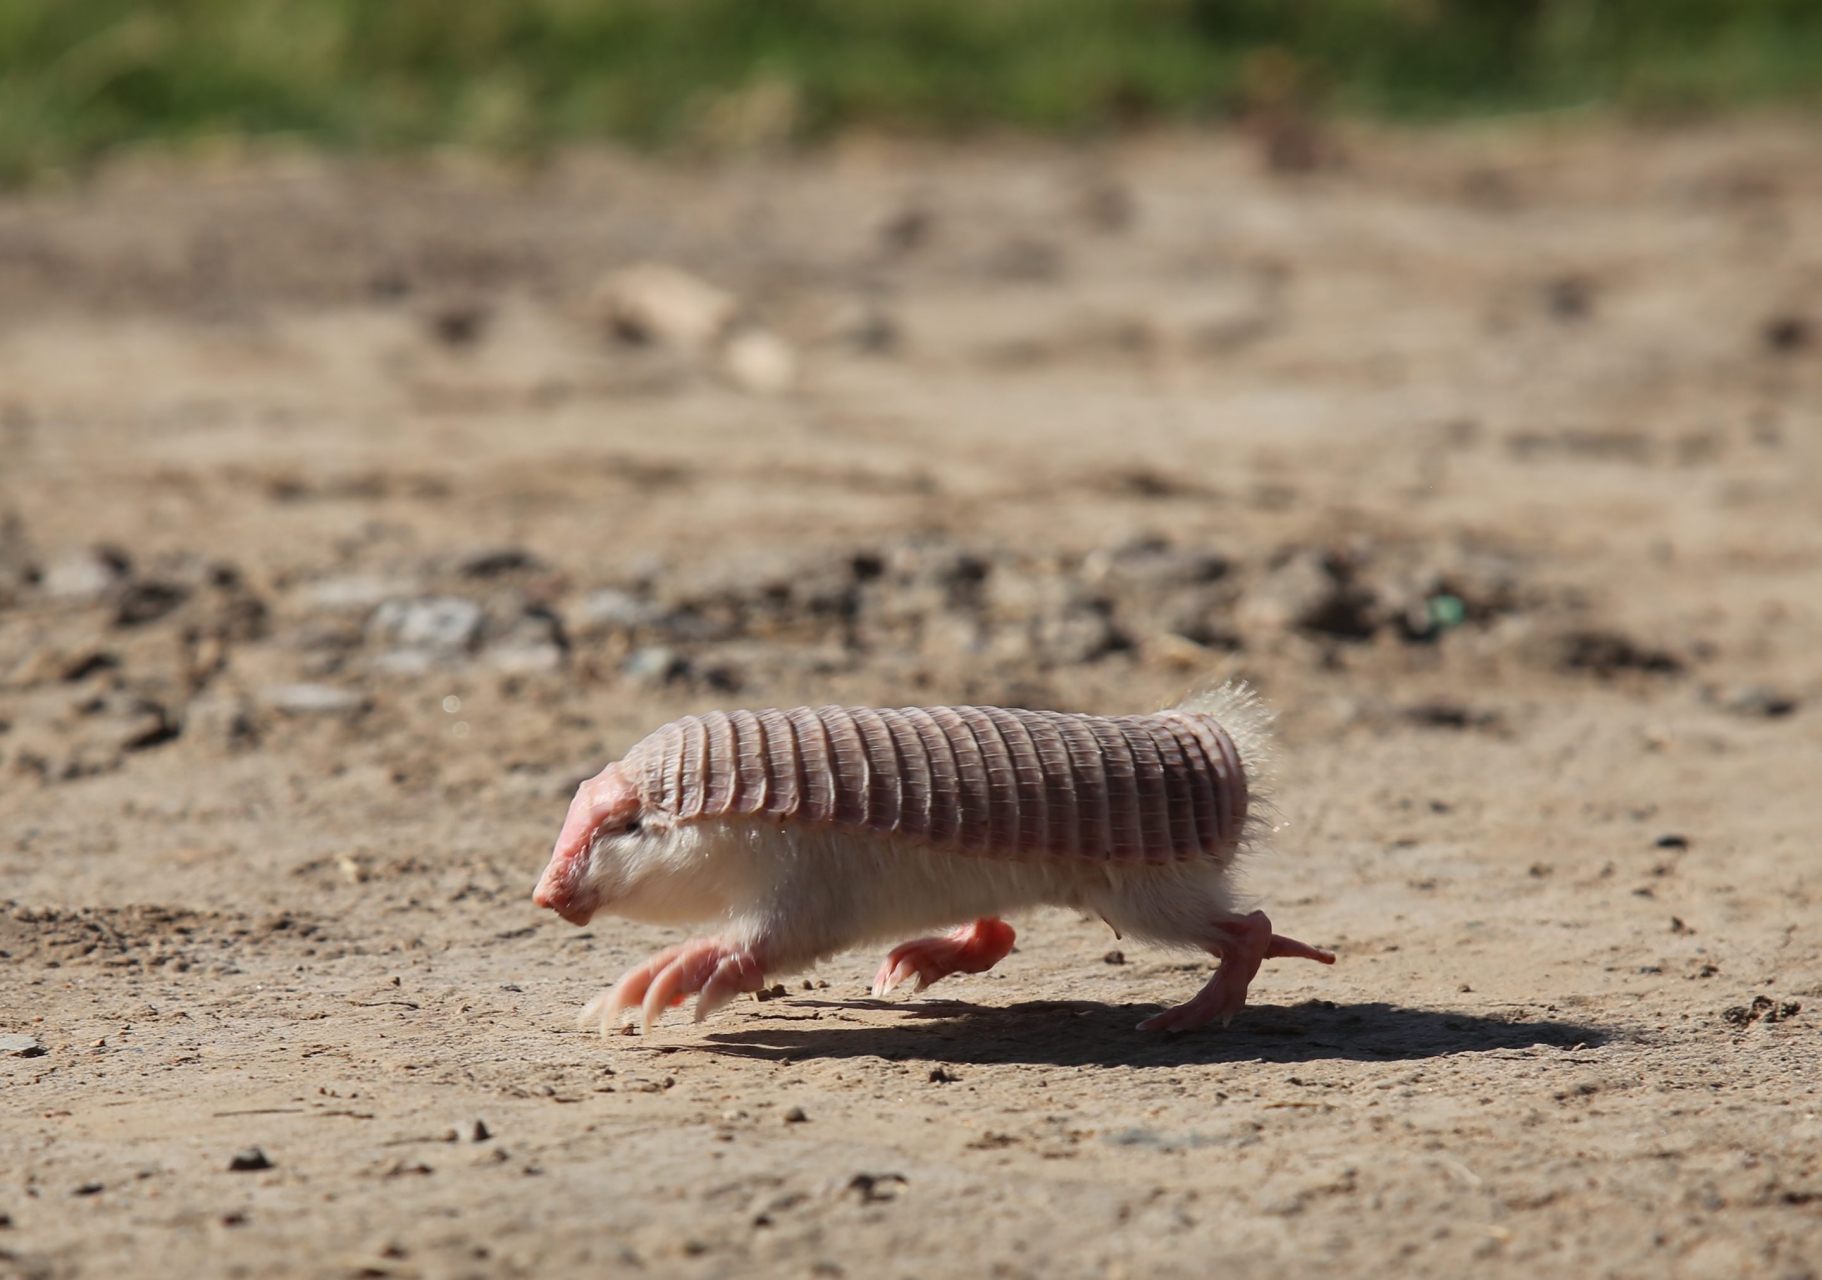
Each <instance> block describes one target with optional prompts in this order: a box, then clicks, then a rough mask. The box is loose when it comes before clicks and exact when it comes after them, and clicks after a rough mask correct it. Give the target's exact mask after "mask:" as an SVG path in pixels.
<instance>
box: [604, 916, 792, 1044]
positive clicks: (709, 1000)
mask: <svg viewBox="0 0 1822 1280" xmlns="http://www.w3.org/2000/svg"><path fill="white" fill-rule="evenodd" d="M763 986H765V958H764V956H763V955H762V954H761V952H760V949H759V948H758V947H742V946H735V945H733V944H731V943H726V942H722V941H720V940H719V939H716V938H696V939H693V940H692V941H689V942H685V943H683V944H681V945H679V946H675V947H666V948H665V949H664V950H663V951H660V952H659V953H658V954H657V955H655V956H653V957H652V958H651V959H649V960H647V961H646V962H645V963H643V964H641V965H639V966H637V967H636V968H634V969H632V970H630V971H629V972H628V973H627V974H626V976H624V977H623V978H621V979H620V981H618V982H616V983H615V984H614V985H613V986H612V987H610V988H609V989H608V990H606V991H603V992H602V993H601V994H600V995H598V996H596V997H595V998H594V999H593V1000H590V1001H589V1002H588V1004H586V1005H585V1006H583V1009H582V1013H581V1016H580V1017H579V1018H578V1019H577V1021H578V1023H579V1025H581V1027H582V1028H583V1029H584V1030H588V1029H590V1028H596V1027H598V1028H599V1029H600V1031H601V1034H602V1035H603V1036H608V1035H612V1034H613V1033H614V1031H615V1030H616V1029H617V1028H618V1027H619V1026H620V1023H621V1020H622V1016H623V1015H624V1014H625V1013H626V1011H627V1010H628V1009H633V1008H637V1009H638V1010H639V1011H640V1017H639V1021H640V1028H641V1030H642V1031H644V1032H645V1033H646V1034H647V1035H649V1034H651V1030H652V1024H654V1023H655V1022H657V1021H658V1019H659V1018H661V1017H663V1016H664V1011H665V1010H666V1009H670V1008H675V1007H676V1006H677V1005H680V1004H682V1003H683V1002H684V1001H685V1000H687V999H689V998H690V997H691V996H692V995H694V996H695V997H696V1021H697V1022H701V1021H702V1020H703V1019H704V1018H706V1017H708V1016H709V1015H710V1014H711V1013H713V1012H715V1010H717V1009H719V1008H720V1007H721V1006H722V1005H724V1004H726V1003H727V1002H728V1001H730V1000H732V999H733V998H734V997H735V996H737V995H739V994H740V993H741V992H743V991H758V990H759V989H760V988H761V987H763Z"/></svg>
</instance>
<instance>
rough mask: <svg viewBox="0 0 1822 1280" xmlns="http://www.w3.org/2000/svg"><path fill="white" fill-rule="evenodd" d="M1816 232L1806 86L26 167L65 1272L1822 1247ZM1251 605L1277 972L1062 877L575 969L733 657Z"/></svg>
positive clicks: (1145, 704) (19, 574) (947, 1270)
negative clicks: (1546, 119) (1090, 904)
mask: <svg viewBox="0 0 1822 1280" xmlns="http://www.w3.org/2000/svg"><path fill="white" fill-rule="evenodd" d="M639 261H655V262H660V263H665V264H669V265H670V266H672V267H675V268H679V269H682V270H686V271H688V272H690V273H692V274H693V275H694V276H696V277H698V278H699V279H700V280H703V281H707V282H710V283H711V284H712V285H713V286H715V287H716V288H717V289H720V290H724V291H726V294H727V297H728V299H730V300H731V309H732V310H733V311H734V312H735V314H734V317H733V319H732V320H731V321H728V323H731V325H732V326H733V327H732V328H731V329H728V330H725V331H723V330H717V329H716V326H717V325H719V324H722V323H723V322H724V321H727V316H725V315H723V314H722V313H721V310H720V308H721V303H720V302H719V301H718V300H717V299H715V298H712V297H711V298H707V299H694V300H692V299H690V298H685V299H684V300H683V302H682V303H681V304H677V305H676V306H674V307H673V310H677V311H679V314H678V315H662V314H661V315H658V316H656V317H655V318H654V317H653V316H651V315H649V314H646V313H645V312H642V311H641V310H640V308H641V307H642V306H643V307H645V308H646V311H647V312H649V310H650V306H651V305H652V304H651V301H650V299H642V298H640V297H638V296H634V293H631V292H629V291H628V289H627V288H625V287H622V288H620V289H619V291H618V292H615V290H614V288H613V287H611V285H610V286H608V287H606V289H605V291H604V287H603V281H604V280H606V279H607V278H608V277H610V275H611V273H613V272H615V271H616V270H619V269H621V268H624V267H626V266H628V265H629V264H632V263H635V262H639ZM1818 299H1822V140H1819V139H1818V136H1817V135H1816V132H1815V130H1814V129H1813V128H1804V127H1794V126H1793V127H1784V126H1780V125H1778V124H1775V123H1769V124H1757V125H1750V126H1749V125H1740V126H1733V127H1727V128H1709V129H1704V130H1701V131H1698V132H1686V133H1664V134H1651V133H1626V134H1617V133H1608V132H1603V131H1599V130H1591V131H1583V132H1578V133H1572V134H1566V135H1552V134H1543V133H1536V132H1532V133H1528V134H1505V133H1461V134H1455V135H1449V136H1445V137H1440V138H1438V137H1431V138H1421V139H1420V138H1410V137H1398V136H1390V137H1386V136H1369V135H1361V136H1357V137H1349V138H1347V139H1345V140H1344V144H1343V146H1342V148H1341V155H1340V156H1339V158H1338V159H1337V160H1336V161H1335V162H1334V163H1332V164H1330V165H1329V166H1327V167H1325V168H1321V169H1318V170H1317V171H1314V172H1308V173H1278V172H1273V171H1271V169H1270V167H1269V166H1268V165H1266V164H1265V163H1263V161H1262V158H1261V153H1260V151H1259V150H1258V149H1257V148H1256V147H1255V146H1253V145H1252V144H1251V143H1248V142H1246V141H1244V140H1241V139H1229V140H1195V139H1183V138H1162V139H1156V140H1150V141H1141V142H1131V143H1122V144H1119V145H1117V146H1115V145H1108V146H1104V147H1098V148H1086V149H1078V150H1063V149H1046V148H1034V147H1030V146H1025V145H1012V144H1006V145H996V144H988V145H980V146H976V147H973V148H970V149H968V150H965V151H959V152H957V151H943V150H927V149H920V148H913V147H903V146H888V145H879V144H867V143H855V144H852V145H849V146H846V147H843V148H839V149H837V150H835V151H832V152H829V153H826V154H823V155H821V156H818V157H815V158H812V159H784V158H781V159H759V160H749V161H743V162H740V163H737V164H728V165H723V166H719V167H714V168H701V169H690V168H687V167H673V168H660V167H655V166H650V165H647V164H644V163H640V162H634V161H630V160H625V159H620V158H614V157H601V156H576V157H571V158H566V159H563V160H561V161H559V162H556V163H553V164H551V165H550V166H549V167H547V168H545V169H542V170H540V171H538V172H535V173H521V174H508V173H499V172H495V171H489V170H485V169H478V168H474V167H472V166H469V165H467V164H465V163H464V162H461V161H458V160H446V161H435V162H429V163H426V164H424V165H422V166H418V167H404V166H399V165H378V164H372V165H352V166H335V165H327V164H321V163H315V162H310V161H304V160H295V161H294V160H278V159H275V160H267V161H256V162H232V163H231V162H222V163H220V164H212V165H205V164H202V163H193V164H189V165H183V166H177V167H170V166H165V165H157V164H149V163H145V164H135V165H132V166H126V165H122V166H121V167H118V168H116V169H114V170H112V171H110V172H108V173H107V174H105V175H103V176H102V177H101V178H99V179H97V180H95V181H94V182H92V183H90V184H87V185H83V186H81V187H79V188H75V189H71V190H67V191H48V192H40V193H37V194H33V195H28V196H13V197H9V198H8V199H6V200H5V202H4V203H0V1032H4V1033H7V1036H8V1039H7V1040H6V1041H4V1042H3V1043H4V1044H5V1046H6V1049H5V1050H4V1051H3V1052H0V1081H3V1082H4V1088H3V1089H0V1273H4V1274H7V1275H21V1276H33V1277H39V1276H42V1277H62V1276H78V1275H81V1276H103V1275H177V1274H184V1275H199V1274H222V1275H248V1276H269V1275H280V1274H299V1275H306V1274H307V1275H358V1276H391V1275H399V1276H411V1275H423V1276H471V1275H472V1276H493V1275H505V1276H529V1275H537V1276H548V1275H552V1274H556V1275H568V1274H584V1273H586V1274H610V1275H618V1274H633V1273H644V1274H651V1275H679V1276H705V1277H706V1276H726V1275H749V1274H752V1275H774V1274H776V1275H796V1276H826V1277H842V1276H846V1277H856V1278H860V1277H866V1278H869V1280H870V1278H872V1277H901V1276H903V1277H913V1276H939V1275H957V1274H961V1275H969V1276H990V1277H1024V1276H1031V1277H1039V1276H1041V1277H1069V1276H1091V1275H1092V1276H1101V1275H1106V1276H1134V1277H1140V1276H1143V1277H1176V1276H1183V1277H1190V1276H1196V1277H1201V1276H1208V1275H1211V1274H1224V1275H1235V1276H1250V1275H1267V1274H1271V1275H1280V1276H1281V1275H1284V1274H1286V1273H1287V1272H1288V1273H1289V1274H1329V1275H1349V1274H1354V1275H1460V1274H1464V1273H1472V1274H1476V1275H1490V1276H1506V1275H1510V1276H1532V1275H1535V1274H1537V1273H1538V1272H1539V1271H1540V1269H1547V1270H1548V1271H1549V1272H1551V1273H1553V1274H1558V1275H1614V1276H1666V1275H1668V1276H1689V1277H1696V1276H1766V1277H1779V1278H1781V1280H1797V1278H1798V1277H1814V1276H1817V1275H1818V1274H1822V1036H1818V1034H1817V1027H1818V1022H1819V1020H1822V941H1819V939H1818V929H1817V923H1818V920H1819V919H1822V855H1819V854H1818V849H1817V830H1818V816H1819V814H1822V797H1819V794H1818V788H1819V784H1818V781H1817V780H1818V778H1819V777H1822V675H1819V674H1818V668H1817V665H1816V658H1815V655H1816V653H1817V651H1818V649H1819V648H1822V498H1819V497H1818V493H1819V492H1822V489H1819V487H1818V486H1819V485H1822V304H1819V303H1818ZM661 301H662V300H661ZM692 325H694V326H696V327H697V328H699V329H700V330H701V332H700V333H698V334H697V335H696V336H695V337H694V338H692V337H691V335H690V334H689V333H688V332H687V331H688V330H689V329H690V328H691V326H692ZM711 330H713V332H711ZM1231 675H1239V676H1244V677H1247V678H1249V679H1251V680H1252V681H1254V682H1255V683H1256V684H1257V685H1258V686H1259V687H1260V688H1261V689H1262V690H1263V692H1264V693H1265V695H1266V696H1267V697H1268V698H1269V699H1270V700H1271V702H1272V703H1273V704H1274V705H1275V706H1276V707H1277V708H1278V709H1279V711H1280V713H1281V718H1280V746H1281V748H1282V751H1281V761H1280V766H1281V767H1280V773H1281V780H1280V784H1279V790H1278V807H1279V812H1280V815H1281V819H1282V822H1283V824H1284V829H1283V830H1282V831H1281V832H1280V833H1279V836H1278V838H1277V841H1276V847H1275V849H1274V850H1273V852H1272V854H1271V856H1269V857H1262V858H1259V859H1257V860H1256V861H1255V862H1254V863H1253V864H1252V865H1251V867H1250V868H1249V874H1248V880H1247V884H1248V887H1249V889H1250V890H1251V891H1252V892H1253V893H1256V894H1257V895H1258V896H1259V898H1260V900H1261V901H1262V902H1263V903H1264V905H1265V906H1266V907H1267V908H1268V909H1269V910H1270V911H1271V913H1272V915H1273V917H1274V919H1275V920H1276V921H1277V922H1278V924H1279V926H1280V927H1281V928H1282V929H1284V930H1285V931H1287V932H1291V933H1294V934H1296V935H1297V936H1300V937H1304V938H1307V939H1309V940H1311V941H1315V942H1320V943H1322V944H1325V945H1328V946H1332V947H1333V948H1335V949H1336V950H1337V951H1338V952H1339V954H1340V957H1341V960H1340V963H1339V964H1338V965H1336V966H1335V967H1334V968H1333V969H1321V968H1318V967H1317V966H1314V965H1307V964H1296V963H1291V962H1280V963H1275V964H1272V965H1269V966H1268V967H1267V969H1266V970H1265V971H1264V972H1263V973H1262V974H1261V978H1260V981H1259V983H1258V984H1257V986H1256V987H1255V989H1254V1004H1253V1006H1252V1007H1250V1008H1249V1009H1248V1011H1247V1012H1246V1013H1245V1014H1244V1015H1243V1016H1242V1017H1241V1018H1240V1019H1239V1020H1238V1021H1236V1022H1235V1023H1234V1024H1233V1025H1232V1026H1231V1027H1229V1028H1227V1029H1226V1030H1225V1031H1220V1030H1214V1031H1209V1032H1206V1033H1199V1034H1192V1035H1185V1036H1182V1037H1178V1038H1168V1039H1164V1038H1156V1037H1147V1036H1144V1035H1140V1034H1137V1033H1135V1032H1134V1030H1133V1029H1132V1028H1133V1023H1134V1022H1135V1021H1137V1020H1138V1018H1139V1017H1141V1016H1143V1015H1144V1014H1146V1013H1148V1012H1150V1011H1152V1010H1154V1009H1155V1008H1157V1007H1159V1006H1160V1005H1161V1004H1163V1003H1165V1002H1175V1001H1178V1000H1181V999H1184V998H1186V997H1187V996H1188V995H1189V994H1190V993H1191V992H1192V991H1193V990H1194V989H1195V988H1196V987H1197V986H1198V985H1199V984H1200V983H1201V981H1202V980H1203V976H1204V974H1205V972H1206V970H1207V965H1206V963H1205V962H1203V961H1198V960H1196V959H1195V958H1193V957H1185V956H1172V955H1167V954H1162V953H1158V952H1155V951H1151V950H1148V949H1146V948H1144V947H1142V946H1135V945H1133V944H1131V943H1130V942H1126V943H1121V942H1117V941H1115V940H1114V939H1113V938H1112V937H1111V936H1110V935H1109V934H1108V932H1107V930H1106V928H1105V927H1104V926H1103V925H1102V924H1101V923H1100V922H1099V921H1094V920H1083V919H1078V918H1075V917H1074V916H1073V915H1070V914H1068V913H1061V912H1058V913H1052V914H1045V915H1039V916H1035V917H1032V918H1029V919H1020V920H1017V921H1016V922H1015V923H1017V924H1018V926H1019V928H1020V930H1021V936H1020V945H1019V949H1018V950H1017V952H1016V953H1015V954H1013V955H1012V956H1011V957H1009V958H1008V959H1007V960H1006V961H1005V962H1004V963H1003V964H1001V965H1000V966H999V967H998V969H996V970H995V971H993V972H992V973H989V974H986V975H982V976H979V977H973V978H962V979H956V980H952V981H950V982H948V983H945V984H943V985H942V986H940V987H938V988H936V989H935V990H934V991H932V992H930V993H929V994H928V995H927V996H925V997H923V998H918V999H906V1000H896V999H895V1000H889V1001H884V1002H879V1001H874V1000H871V999H869V998H867V994H866V981H867V980H868V978H869V977H870V975H871V972H872V968H873V966H874V964H875V963H876V962H877V960H878V956H877V955H876V954H861V953H854V954H850V955H844V956H841V957H839V958H837V959H835V960H832V961H830V962H828V963H827V964H825V965H823V966H822V967H821V968H820V969H819V970H817V971H816V972H815V973H814V974H811V975H808V976H807V982H808V985H806V980H805V979H804V978H801V977H799V978H792V979H790V980H789V981H788V982H787V983H786V984H785V987H784V994H783V995H782V996H781V997H778V998H773V999H770V1000H767V1001H764V1002H753V1001H742V1002H741V1003H739V1004H737V1005H735V1006H734V1007H732V1008H730V1009H728V1010H727V1011H725V1012H723V1013H722V1014H720V1015H718V1016H717V1017H715V1018H714V1019H713V1020H712V1021H710V1022H708V1023H706V1024H703V1025H701V1026H692V1025H690V1023H689V1022H688V1020H687V1019H686V1018H684V1017H679V1016H673V1018H672V1019H671V1020H670V1021H668V1022H667V1023H666V1024H664V1025H663V1026H662V1027H661V1028H660V1029H659V1030H658V1031H657V1032H656V1033H655V1034H654V1035H652V1036H651V1037H650V1038H649V1039H642V1038H639V1037H637V1036H629V1037H626V1038H613V1039H610V1040H608V1041H603V1040H602V1039H600V1038H599V1037H595V1036H590V1035H585V1034H582V1033H580V1032H578V1031H577V1030H576V1029H575V1027H574V1022H573V1019H574V1015H575V1012H576V1010H577V1008H578V1007H579V1006H580V1005H581V1004H582V1003H583V1002H584V1001H585V1000H587V999H588V998H589V997H590V996H591V995H593V994H594V993H595V991H597V990H598V989H599V988H600V987H601V986H603V985H604V984H605V983H607V982H608V981H609V980H611V979H612V978H613V977H614V976H615V975H616V974H617V973H618V972H619V971H620V970H621V969H623V968H624V967H625V966H627V965H628V964H629V963H631V962H633V961H634V960H636V959H637V958H639V957H640V956H642V955H643V954H644V953H645V952H647V951H648V950H650V949H653V948H655V947H657V946H659V945H662V944H664V943H666V942H667V941H671V940H674V935H673V934H671V933H669V932H667V931H664V930H660V929H654V928H648V927H641V926H629V925H625V924H621V923H618V922H614V921H611V920H606V919H603V920H600V921H597V922H596V924H595V925H594V926H592V927H591V928H589V929H587V930H583V931H579V930H576V929H573V928H571V927H569V926H567V925H564V924H563V923H561V922H560V921H558V920H556V919H555V918H553V917H549V916H548V915H545V914H541V913H539V912H538V911H536V910H535V909H534V908H533V906H532V905H531V903H530V901H529V890H530V887H531V884H532V881H533V879H534V878H535V876H536V874H537V872H538V871H539V869H540V868H541V866H542V864H543V861H544V858H545V855H546V852H547V851H548V848H549V843H550V841H551V839H552V838H553V837H554V835H555V832H556V830H557V827H558V824H559V823H560V821H561V819H562V816H563V811H564V807H565V805H566V802H567V798H568V796H569V793H570V791H571V790H572V788H573V787H574V785H575V784H576V782H577V780H578V779H580V778H581V777H583V776H585V775H586V774H589V773H592V772H594V771H595V770H596V769H598V768H599V767H600V766H601V765H602V764H603V763H604V762H605V761H607V760H609V759H611V758H613V757H614V756H616V755H617V754H618V753H619V752H620V751H621V750H622V749H624V748H625V747H626V746H627V745H628V744H629V743H631V742H632V741H633V740H634V739H635V738H637V737H638V736H639V735H640V734H642V733H643V732H644V731H645V730H647V729H649V728H651V727H652V726H654V725H656V724H657V723H659V722H660V721H662V720H663V719H665V718H668V717H669V716H671V715H674V714H677V713H680V712H684V711H688V710H699V709H704V708H707V707H711V706H732V705H767V704H786V705H788V704H791V703H795V702H801V701H866V702H875V703H886V704H901V703H905V702H914V701H926V702H927V701H937V700H974V701H985V702H1007V703H1020V704H1026V705H1044V706H1056V707H1069V708H1075V709H1081V710H1091V711H1125V710H1134V709H1146V708H1151V707H1156V706H1159V705H1163V704H1165V703H1167V702H1169V701H1171V700H1172V699H1174V697H1175V696H1176V695H1177V694H1178V693H1179V692H1180V691H1181V690H1182V689H1184V688H1185V687H1186V686H1188V685H1191V684H1193V683H1196V682H1197V681H1199V680H1201V679H1204V678H1208V677H1210V676H1231ZM252 1148H257V1158H254V1156H253V1153H251V1152H249V1149H252ZM237 1159H238V1160H239V1162H240V1163H250V1164H252V1165H255V1166H264V1167H255V1168H250V1169H233V1168H231V1165H233V1164H234V1163H235V1162H236V1161H237Z"/></svg>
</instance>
